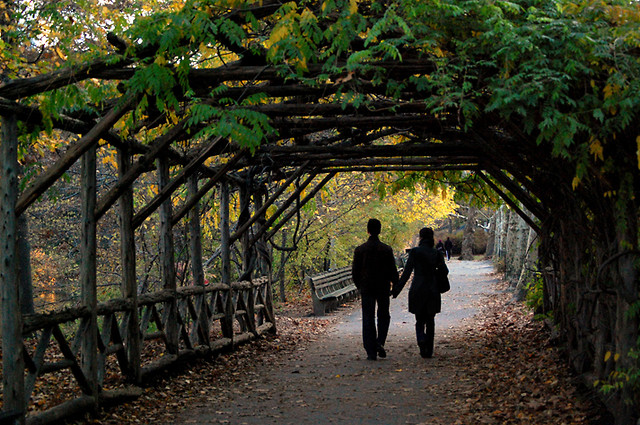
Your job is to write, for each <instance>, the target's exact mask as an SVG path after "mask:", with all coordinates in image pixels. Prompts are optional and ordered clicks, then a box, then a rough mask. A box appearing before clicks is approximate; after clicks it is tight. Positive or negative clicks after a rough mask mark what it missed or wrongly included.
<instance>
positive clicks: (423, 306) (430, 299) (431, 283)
mask: <svg viewBox="0 0 640 425" xmlns="http://www.w3.org/2000/svg"><path fill="white" fill-rule="evenodd" d="M433 243H434V240H433V230H432V229H429V228H427V227H425V228H422V229H420V243H419V244H418V246H417V247H415V248H412V249H411V250H410V251H409V258H408V259H407V264H406V265H405V267H404V272H403V273H402V277H401V278H400V282H399V283H398V285H397V286H394V291H393V293H392V295H393V298H395V297H397V296H398V294H399V293H400V291H402V288H404V285H405V284H406V283H407V280H409V277H410V276H411V272H413V280H412V281H411V287H410V288H409V312H410V313H413V314H415V316H416V339H417V341H418V346H419V347H420V355H421V356H422V357H424V358H428V357H432V356H433V338H434V334H435V316H436V314H437V313H440V291H439V290H438V285H437V283H436V268H441V270H442V272H443V273H444V274H445V275H446V274H448V273H449V269H447V266H446V264H445V262H444V257H443V255H442V253H441V252H439V251H438V250H437V249H435V248H434V247H433Z"/></svg>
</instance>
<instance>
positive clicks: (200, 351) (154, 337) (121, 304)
mask: <svg viewBox="0 0 640 425" xmlns="http://www.w3.org/2000/svg"><path fill="white" fill-rule="evenodd" d="M270 291H271V288H270V284H269V282H268V281H267V279H265V278H261V279H257V280H255V281H253V282H235V283H232V284H231V285H225V284H214V285H207V286H190V287H181V288H178V289H177V290H176V291H174V292H172V291H168V290H163V291H159V292H154V293H150V294H144V295H140V296H139V297H138V299H137V308H136V311H133V303H132V302H131V301H129V300H127V299H114V300H110V301H108V302H105V303H101V304H98V308H97V335H90V334H89V333H88V332H87V329H90V328H91V326H89V322H90V321H91V320H92V314H91V312H90V311H89V309H88V308H86V307H78V308H71V309H65V310H64V311H58V312H53V313H49V314H32V315H26V316H24V318H23V319H24V320H23V339H24V340H25V347H27V348H25V350H24V359H25V369H26V372H27V373H26V374H25V381H24V385H25V395H26V397H25V405H26V408H25V411H31V413H30V414H29V415H28V416H27V424H45V423H51V422H53V421H56V420H60V419H61V418H63V417H66V416H69V415H72V414H74V413H77V412H81V411H83V410H87V409H95V408H96V407H97V406H98V405H99V404H100V403H101V402H102V401H103V400H105V399H112V398H113V397H115V396H118V395H129V396H131V395H135V393H136V392H140V389H139V388H138V387H137V386H136V384H139V383H141V382H143V381H145V380H147V379H148V378H149V377H150V376H151V375H153V374H154V373H156V372H158V371H160V370H163V369H165V368H167V367H169V366H171V365H172V364H174V363H175V362H178V361H181V360H184V359H187V358H190V357H195V356H198V355H207V354H213V353H215V352H219V351H222V350H229V349H233V347H235V346H237V345H239V344H242V343H245V342H248V341H251V340H252V339H254V338H257V337H258V336H260V335H262V334H264V333H265V332H267V331H275V320H274V316H273V306H272V302H271V296H270V293H271V292H270ZM171 318H174V320H170V319H171ZM132 319H134V320H135V321H137V326H136V327H135V328H133V329H136V328H137V329H139V332H137V333H136V332H130V331H129V329H132V327H131V326H130V325H131V320H132ZM171 335H177V336H178V344H177V345H176V344H172V341H171ZM91 338H97V344H95V345H93V346H96V347H97V350H95V351H92V352H85V350H83V347H85V346H92V345H91V344H86V340H87V339H91ZM28 340H30V341H31V342H29V341H28ZM153 343H155V344H156V345H158V344H159V346H160V347H161V348H162V349H161V350H158V349H157V347H155V349H154V350H146V351H145V348H148V346H149V345H150V344H153ZM135 346H139V347H141V349H140V350H131V349H130V348H131V347H135ZM29 347H31V348H29ZM132 352H133V353H141V352H144V353H145V354H144V355H137V356H135V357H133V356H132V354H131V353H132ZM150 353H151V354H150ZM91 357H93V359H90V358H91ZM89 360H93V361H95V364H96V365H97V373H96V374H95V376H97V382H92V380H91V375H88V374H87V373H86V372H85V370H86V369H85V368H83V366H82V365H83V364H87V363H90V361H89ZM143 362H144V364H143ZM107 370H108V372H109V379H110V380H111V381H113V380H114V374H116V375H117V376H116V378H115V380H116V381H118V382H120V383H122V382H123V381H124V382H127V383H129V386H128V387H126V388H127V389H126V390H122V389H119V390H117V391H115V390H109V389H108V388H107V387H108V386H109V385H105V384H107V383H106V377H107ZM52 373H67V374H70V375H71V376H72V377H73V381H74V382H75V387H76V388H75V391H71V394H70V395H69V396H68V399H67V400H64V401H63V402H60V403H58V404H57V405H55V406H53V407H49V408H48V409H47V410H45V411H38V412H36V411H35V410H36V409H35V407H34V406H33V399H34V398H37V399H41V398H42V397H43V395H41V394H36V393H37V388H38V386H37V385H36V384H37V382H38V380H40V379H43V377H44V376H45V375H49V374H52ZM67 381H68V380H67ZM96 388H97V391H96V390H95V389H96ZM36 396H37V397H36ZM57 397H58V398H60V394H57Z"/></svg>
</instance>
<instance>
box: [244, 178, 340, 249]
mask: <svg viewBox="0 0 640 425" xmlns="http://www.w3.org/2000/svg"><path fill="white" fill-rule="evenodd" d="M336 174H337V172H335V171H332V172H330V173H329V174H327V175H326V176H325V177H324V178H323V179H322V180H321V181H320V183H318V184H317V185H316V187H314V188H313V190H311V192H309V193H308V194H307V196H305V197H304V198H303V199H302V200H301V201H300V205H299V206H298V209H299V208H302V207H303V206H305V205H306V204H307V202H309V201H310V200H312V199H313V197H314V196H316V193H318V192H319V191H320V189H322V188H323V187H324V185H325V184H327V183H328V182H329V180H331V179H332V178H333V177H334V176H335V175H336ZM296 212H297V211H296V209H294V210H292V211H290V212H289V213H288V214H287V215H286V216H285V217H284V218H283V219H282V220H281V221H280V222H279V223H278V224H277V225H276V226H275V227H274V228H273V229H271V230H270V231H269V233H268V234H267V236H266V237H265V239H266V240H269V239H271V238H272V237H273V235H275V234H276V232H277V231H278V230H280V228H281V227H282V226H284V225H285V223H287V222H288V221H289V220H290V219H291V217H293V216H294V214H296ZM257 241H258V238H257V237H256V238H254V239H252V240H251V245H253V244H255V243H256V242H257Z"/></svg>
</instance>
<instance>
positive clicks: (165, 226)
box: [158, 156, 180, 355]
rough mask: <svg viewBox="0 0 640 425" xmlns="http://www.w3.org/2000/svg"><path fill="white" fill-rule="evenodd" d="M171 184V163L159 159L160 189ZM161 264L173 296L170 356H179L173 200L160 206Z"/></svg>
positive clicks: (167, 322)
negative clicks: (172, 220) (172, 217)
mask: <svg viewBox="0 0 640 425" xmlns="http://www.w3.org/2000/svg"><path fill="white" fill-rule="evenodd" d="M168 184H169V161H168V159H167V157H166V156H161V157H160V158H158V187H159V189H160V191H162V190H163V189H164V188H165V187H166V186H167V185H168ZM159 212H160V214H159V215H160V264H161V272H162V287H163V288H164V290H166V291H168V292H169V293H171V294H172V297H171V299H169V300H167V301H166V302H165V303H164V311H163V317H162V319H163V322H164V332H165V339H166V343H167V352H168V354H174V355H177V354H178V352H179V351H180V349H179V346H178V337H179V324H178V310H177V309H178V304H177V299H176V269H175V262H174V247H173V226H172V225H171V198H168V199H166V200H165V201H164V202H163V203H162V205H161V206H160V210H159Z"/></svg>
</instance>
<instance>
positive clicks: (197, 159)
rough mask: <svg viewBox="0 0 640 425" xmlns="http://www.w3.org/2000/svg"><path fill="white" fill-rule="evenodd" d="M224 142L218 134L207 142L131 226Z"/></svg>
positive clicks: (143, 217) (135, 224)
mask: <svg viewBox="0 0 640 425" xmlns="http://www.w3.org/2000/svg"><path fill="white" fill-rule="evenodd" d="M223 142H226V139H223V138H222V137H220V136H218V137H216V138H215V139H214V140H212V141H211V142H209V143H208V144H207V145H206V146H205V147H204V148H203V149H202V151H201V152H200V154H199V155H198V156H196V157H195V158H193V159H192V160H191V162H190V163H189V164H187V166H186V167H184V168H182V169H181V170H180V171H179V172H178V174H177V175H176V176H175V177H174V178H173V180H171V181H169V182H168V183H167V185H166V186H165V187H163V188H162V190H161V191H160V193H158V194H157V195H156V196H155V197H154V198H153V199H152V200H151V202H149V203H148V204H147V205H145V206H144V207H143V208H142V209H141V210H140V211H138V213H137V214H136V215H135V217H134V218H133V227H134V228H137V227H139V226H140V225H141V224H142V222H144V220H146V219H147V217H149V216H150V215H151V213H153V212H154V211H155V210H156V209H157V208H158V206H159V205H160V204H161V203H162V202H164V200H165V199H167V198H169V197H170V196H171V194H172V193H174V192H175V191H176V190H177V189H178V188H179V187H180V186H181V185H182V184H183V183H184V182H185V181H186V180H187V178H188V177H189V176H190V175H191V174H193V173H195V172H196V171H197V170H198V167H199V166H200V165H202V164H203V163H204V162H205V161H206V160H207V159H208V158H209V157H210V156H211V155H212V153H213V152H214V151H215V150H217V149H219V146H218V145H219V144H222V143H223Z"/></svg>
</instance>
